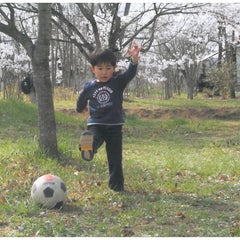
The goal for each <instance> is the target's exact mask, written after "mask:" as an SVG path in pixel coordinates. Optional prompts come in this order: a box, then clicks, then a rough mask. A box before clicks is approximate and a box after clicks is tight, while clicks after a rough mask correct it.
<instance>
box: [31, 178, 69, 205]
mask: <svg viewBox="0 0 240 240" xmlns="http://www.w3.org/2000/svg"><path fill="white" fill-rule="evenodd" d="M31 198H32V199H33V201H34V202H36V203H37V204H39V205H40V206H43V207H45V208H48V209H53V208H56V209H59V208H61V207H62V206H63V205H64V203H65V201H66V198H67V188H66V185H65V183H64V182H63V180H62V179H61V178H60V177H58V176H55V175H52V174H47V175H43V176H41V177H39V178H38V179H37V180H36V181H35V182H34V183H33V185H32V188H31Z"/></svg>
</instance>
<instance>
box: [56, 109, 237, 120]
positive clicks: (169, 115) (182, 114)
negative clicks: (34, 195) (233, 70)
mask: <svg viewBox="0 0 240 240" xmlns="http://www.w3.org/2000/svg"><path fill="white" fill-rule="evenodd" d="M57 110H58V111H60V112H63V113H66V114H69V115H72V116H80V117H82V118H87V117H88V112H84V113H76V112H75V111H74V109H57ZM123 111H124V115H125V116H136V117H138V118H140V119H163V120H167V119H176V118H185V119H191V120H197V119H199V120H204V119H222V120H240V108H237V107H232V108H224V107H223V108H208V107H199V108H193V107H181V108H175V109H168V108H152V109H144V108H124V110H123Z"/></svg>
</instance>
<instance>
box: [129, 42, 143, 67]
mask: <svg viewBox="0 0 240 240" xmlns="http://www.w3.org/2000/svg"><path fill="white" fill-rule="evenodd" d="M141 49H142V47H139V46H138V45H137V44H136V43H135V42H133V45H132V48H131V49H128V54H129V55H130V56H131V58H132V61H133V62H134V63H135V62H138V58H139V52H140V51H141Z"/></svg>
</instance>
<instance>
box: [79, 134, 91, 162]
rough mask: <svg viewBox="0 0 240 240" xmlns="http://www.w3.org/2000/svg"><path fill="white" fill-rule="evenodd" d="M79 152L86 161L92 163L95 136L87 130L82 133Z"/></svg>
mask: <svg viewBox="0 0 240 240" xmlns="http://www.w3.org/2000/svg"><path fill="white" fill-rule="evenodd" d="M79 150H80V151H81V156H82V158H83V159H84V160H86V161H91V160H92V159H93V155H94V154H93V135H92V133H91V132H90V131H88V130H86V131H84V132H83V133H82V135H81V137H80V145H79Z"/></svg>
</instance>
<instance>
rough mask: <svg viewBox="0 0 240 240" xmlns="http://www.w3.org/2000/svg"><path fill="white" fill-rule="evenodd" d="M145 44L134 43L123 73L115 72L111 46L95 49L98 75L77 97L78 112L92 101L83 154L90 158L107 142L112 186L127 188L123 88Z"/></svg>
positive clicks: (92, 60) (92, 61) (94, 64)
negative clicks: (123, 141)
mask: <svg viewBox="0 0 240 240" xmlns="http://www.w3.org/2000/svg"><path fill="white" fill-rule="evenodd" d="M140 50H141V48H140V47H139V46H138V45H137V44H136V43H133V46H132V48H131V49H129V50H128V54H129V55H130V57H131V62H130V64H129V67H128V69H127V70H126V72H124V73H123V74H119V75H116V76H115V75H114V71H115V69H116V63H117V59H116V57H115V55H114V53H113V52H112V51H111V50H109V49H106V50H98V51H95V52H94V53H93V54H92V56H91V58H90V64H91V67H90V69H91V71H92V72H93V73H94V74H95V77H96V79H95V80H93V81H91V82H88V83H86V84H85V85H84V87H83V90H82V91H81V93H80V95H79V97H78V99H77V106H76V111H77V112H83V111H84V110H86V108H87V104H89V113H90V117H89V119H88V121H87V130H86V131H84V132H83V133H82V135H81V138H80V145H79V150H80V151H81V155H82V158H83V159H84V160H87V161H90V160H92V159H93V156H94V154H95V153H96V152H97V149H98V148H99V147H100V146H101V145H102V144H103V143H104V142H105V143H106V152H107V160H108V168H109V176H110V178H109V188H110V189H112V190H114V191H117V192H121V191H124V177H123V168H122V125H123V124H124V119H123V113H122V102H123V91H124V89H125V88H126V86H127V84H128V83H129V82H130V81H131V80H132V79H133V78H134V76H135V75H136V71H137V64H138V58H139V52H140Z"/></svg>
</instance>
